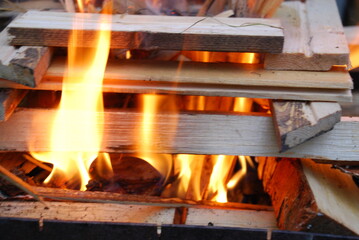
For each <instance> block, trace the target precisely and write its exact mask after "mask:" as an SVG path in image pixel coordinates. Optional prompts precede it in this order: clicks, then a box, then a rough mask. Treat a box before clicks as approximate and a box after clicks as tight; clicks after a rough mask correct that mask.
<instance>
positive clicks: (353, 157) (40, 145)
mask: <svg viewBox="0 0 359 240" xmlns="http://www.w3.org/2000/svg"><path fill="white" fill-rule="evenodd" d="M55 113H56V111H55V110H46V109H18V110H17V111H16V112H15V113H14V114H13V115H12V116H11V117H10V119H9V120H8V121H6V122H3V123H0V150H1V151H28V150H29V148H30V149H33V150H35V151H49V150H50V149H49V146H48V139H49V133H50V126H51V123H52V120H53V118H54V116H55ZM156 119H157V122H156V123H155V129H154V132H153V136H154V137H153V139H152V141H151V144H152V145H151V151H152V152H157V153H184V154H214V155H221V154H224V155H245V156H282V157H283V156H286V157H298V158H299V157H300V158H309V157H310V158H315V159H321V160H322V161H325V162H331V161H343V162H345V161H358V159H359V152H358V151H357V146H358V144H359V137H358V136H359V119H358V118H349V119H346V118H342V119H341V120H342V121H341V122H340V123H338V124H337V125H336V126H335V127H334V129H333V130H332V131H330V132H327V133H325V134H323V135H322V136H318V137H316V138H315V139H312V140H310V141H308V142H306V143H303V144H301V145H299V146H297V147H296V148H294V149H291V150H290V151H287V152H284V153H279V148H278V146H277V142H276V136H275V131H274V127H273V121H272V118H271V117H269V116H268V117H266V116H263V115H260V116H258V115H252V116H251V115H236V114H227V115H224V114H223V115H222V114H211V113H203V114H195V113H193V112H188V113H180V114H179V115H178V116H177V115H176V114H174V115H172V114H165V113H159V114H158V115H157V118H156ZM174 119H178V125H177V127H176V128H174V127H173V126H172V125H171V124H169V123H174V122H176V121H174ZM141 122H142V114H141V113H136V112H126V111H115V112H112V111H107V112H106V113H105V126H104V140H103V145H102V147H101V151H103V152H124V153H125V152H126V153H137V152H138V146H136V143H137V142H138V141H137V137H136V136H137V135H136V129H139V125H140V124H141ZM59 150H60V149H59ZM75 150H76V151H80V150H83V151H86V150H88V149H75Z"/></svg>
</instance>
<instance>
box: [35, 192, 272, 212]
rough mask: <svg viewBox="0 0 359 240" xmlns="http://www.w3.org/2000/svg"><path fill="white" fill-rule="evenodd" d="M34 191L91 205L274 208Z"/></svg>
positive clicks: (134, 196) (149, 197)
mask: <svg viewBox="0 0 359 240" xmlns="http://www.w3.org/2000/svg"><path fill="white" fill-rule="evenodd" d="M34 189H35V190H36V191H37V192H38V193H39V194H40V196H42V197H43V198H44V199H52V200H66V201H75V202H90V203H115V204H133V205H146V206H160V207H171V208H172V207H174V208H175V207H207V208H218V209H247V210H257V211H260V210H263V211H271V210H272V207H270V206H263V205H253V204H246V203H217V202H211V201H192V200H182V199H179V198H161V197H156V196H144V195H129V194H119V193H110V192H88V191H86V192H83V191H77V190H69V189H54V188H44V187H34Z"/></svg>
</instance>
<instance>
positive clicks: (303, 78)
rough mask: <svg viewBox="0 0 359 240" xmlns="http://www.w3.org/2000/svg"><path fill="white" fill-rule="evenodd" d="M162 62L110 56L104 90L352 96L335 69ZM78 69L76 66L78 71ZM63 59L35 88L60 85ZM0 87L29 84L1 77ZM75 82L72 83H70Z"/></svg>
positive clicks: (313, 98) (323, 98)
mask: <svg viewBox="0 0 359 240" xmlns="http://www.w3.org/2000/svg"><path fill="white" fill-rule="evenodd" d="M178 64H179V63H178V62H164V61H146V60H129V61H110V62H109V63H108V66H107V69H106V72H105V80H104V86H103V91H105V92H129V93H134V92H135V93H152V92H153V91H156V92H158V93H177V94H185V95H203V96H204V95H205V96H237V97H251V98H253V97H257V98H272V99H292V100H310V101H342V102H347V101H351V92H350V90H349V89H351V88H352V86H353V83H352V80H351V78H350V76H349V74H348V72H346V71H343V69H340V68H337V69H334V70H332V71H329V72H325V73H324V72H323V73H320V74H318V73H317V72H308V71H305V72H304V71H267V70H264V69H263V67H262V66H261V65H248V64H242V65H241V64H233V63H196V62H183V64H182V65H181V71H178ZM80 70H81V69H79V71H80ZM64 72H65V59H63V58H56V59H54V61H53V63H52V64H51V66H50V67H49V69H48V71H47V73H46V76H45V77H44V79H43V80H42V82H41V83H40V84H39V85H38V86H37V87H36V89H37V90H61V88H62V76H63V74H64ZM0 87H2V88H22V89H28V88H26V87H24V86H22V85H20V84H15V83H13V82H9V81H5V80H2V81H1V80H0ZM74 87H76V86H74Z"/></svg>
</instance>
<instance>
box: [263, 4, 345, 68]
mask: <svg viewBox="0 0 359 240" xmlns="http://www.w3.org/2000/svg"><path fill="white" fill-rule="evenodd" d="M274 17H276V18H280V19H281V20H282V23H283V27H284V35H285V39H286V41H285V42H284V46H283V52H282V53H280V54H267V55H266V58H265V60H264V65H265V68H266V69H275V70H315V71H328V70H329V69H331V68H332V66H333V65H347V66H349V65H350V64H349V48H348V44H347V41H346V39H345V35H344V30H343V26H342V23H341V20H340V17H339V13H338V10H337V6H336V3H335V1H334V0H329V1H328V0H307V1H306V2H305V3H302V2H299V1H293V2H284V3H283V4H282V5H281V7H280V8H279V9H278V11H277V13H276V14H275V16H274Z"/></svg>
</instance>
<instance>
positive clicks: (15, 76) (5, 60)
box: [0, 29, 52, 87]
mask: <svg viewBox="0 0 359 240" xmlns="http://www.w3.org/2000/svg"><path fill="white" fill-rule="evenodd" d="M8 41H9V39H8V33H7V29H5V30H3V31H2V32H1V33H0V78H4V79H8V80H10V81H13V82H16V83H20V84H23V85H25V86H29V87H35V86H36V84H37V83H39V82H40V81H41V79H42V77H43V75H44V74H45V72H46V70H47V68H48V66H49V64H50V60H51V56H52V50H51V49H50V48H48V47H33V46H29V47H26V46H24V47H20V48H15V47H13V46H10V45H9V44H8Z"/></svg>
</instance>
